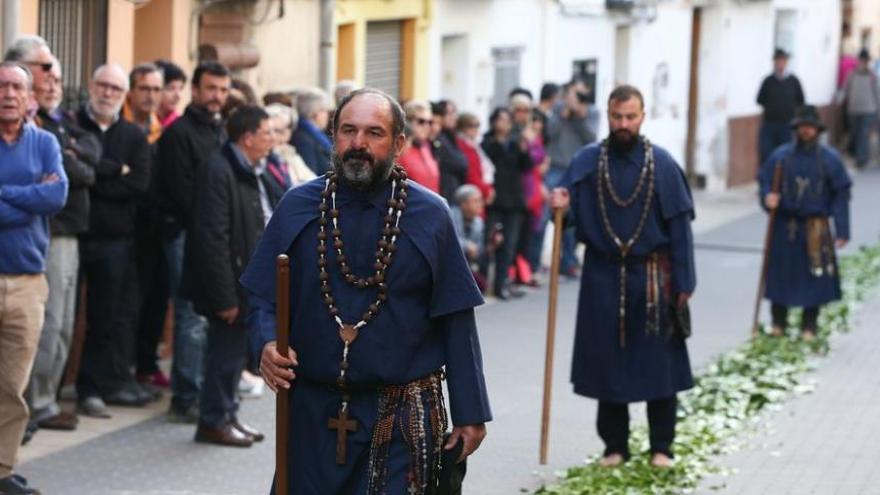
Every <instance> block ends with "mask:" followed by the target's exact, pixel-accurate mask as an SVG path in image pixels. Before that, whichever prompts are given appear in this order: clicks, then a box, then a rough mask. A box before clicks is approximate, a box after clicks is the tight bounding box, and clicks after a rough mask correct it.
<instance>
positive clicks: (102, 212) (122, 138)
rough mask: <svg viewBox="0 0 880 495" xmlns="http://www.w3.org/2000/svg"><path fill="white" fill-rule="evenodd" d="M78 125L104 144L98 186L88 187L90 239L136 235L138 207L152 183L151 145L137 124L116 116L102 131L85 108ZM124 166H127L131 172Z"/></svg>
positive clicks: (78, 115)
mask: <svg viewBox="0 0 880 495" xmlns="http://www.w3.org/2000/svg"><path fill="white" fill-rule="evenodd" d="M77 124H79V126H80V127H81V128H82V129H83V130H85V131H87V132H89V133H91V134H92V135H93V136H95V137H96V138H97V139H98V141H99V142H100V143H101V159H100V160H98V163H97V164H96V165H95V178H96V180H95V185H94V186H92V188H91V189H90V190H89V192H90V195H89V199H90V201H91V205H90V212H89V232H88V233H87V234H86V236H87V237H88V238H89V239H119V238H125V237H130V236H132V235H134V224H135V207H136V204H137V201H138V199H139V197H140V195H142V194H143V193H145V192H146V191H147V188H148V186H149V183H150V147H149V145H148V144H147V138H146V137H144V132H143V131H142V130H141V129H140V128H139V127H138V126H136V125H134V124H131V123H129V122H126V121H125V120H123V119H117V120H116V122H114V123H113V124H112V125H111V126H110V127H108V128H107V130H101V128H100V127H99V126H98V124H96V123H95V121H93V120H92V118H91V117H90V116H89V114H88V112H87V111H86V109H85V107H84V108H82V109H80V111H79V112H78V113H77ZM123 165H127V166H128V171H126V170H125V167H123Z"/></svg>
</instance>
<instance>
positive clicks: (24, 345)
mask: <svg viewBox="0 0 880 495" xmlns="http://www.w3.org/2000/svg"><path fill="white" fill-rule="evenodd" d="M31 83H32V81H31V75H30V71H29V70H28V69H27V67H26V66H25V65H24V64H20V63H18V62H10V61H6V62H3V63H0V89H2V91H0V253H2V254H0V493H3V494H13V495H28V494H34V493H38V492H37V491H36V490H33V489H32V488H28V486H27V481H25V479H24V478H22V477H21V476H19V475H17V474H15V473H14V472H13V465H14V464H15V462H16V460H17V459H16V458H17V456H18V448H19V445H20V443H21V438H22V434H23V433H24V431H25V427H26V426H27V422H28V408H27V404H26V403H25V400H24V396H23V394H24V390H25V387H26V386H27V383H28V375H29V374H30V371H31V367H32V366H33V362H34V355H35V354H36V351H37V342H38V341H39V338H40V328H41V327H42V325H43V314H44V313H43V312H44V309H45V304H46V298H47V297H48V292H49V288H48V286H47V284H46V276H45V270H46V250H47V248H48V245H49V229H48V218H49V216H51V215H53V214H55V213H56V212H58V210H60V209H61V208H62V207H63V206H64V201H65V199H66V197H67V176H66V175H65V174H64V169H63V168H62V167H61V151H60V149H59V147H58V142H57V141H56V140H55V138H54V137H52V135H51V134H49V133H48V132H45V131H42V130H40V129H38V128H37V127H36V126H34V125H32V124H30V123H29V122H28V121H27V107H28V99H29V97H28V93H29V92H30V89H31Z"/></svg>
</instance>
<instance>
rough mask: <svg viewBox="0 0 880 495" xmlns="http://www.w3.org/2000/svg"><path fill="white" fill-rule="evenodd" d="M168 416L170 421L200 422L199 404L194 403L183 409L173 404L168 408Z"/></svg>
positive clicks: (178, 422) (185, 423) (189, 423)
mask: <svg viewBox="0 0 880 495" xmlns="http://www.w3.org/2000/svg"><path fill="white" fill-rule="evenodd" d="M166 417H167V418H168V422H169V423H176V424H181V425H195V424H198V422H199V406H197V405H195V404H193V405H191V406H189V407H188V408H186V410H181V409H180V408H178V407H174V405H172V406H171V407H169V408H168V414H167V416H166Z"/></svg>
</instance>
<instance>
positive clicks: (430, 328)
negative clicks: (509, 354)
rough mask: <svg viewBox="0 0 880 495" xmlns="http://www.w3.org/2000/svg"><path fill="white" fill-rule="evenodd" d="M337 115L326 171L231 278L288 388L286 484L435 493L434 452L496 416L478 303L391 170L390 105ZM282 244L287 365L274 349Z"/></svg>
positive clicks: (433, 198) (473, 437)
mask: <svg viewBox="0 0 880 495" xmlns="http://www.w3.org/2000/svg"><path fill="white" fill-rule="evenodd" d="M332 125H333V132H334V156H333V163H332V170H331V171H330V172H328V173H327V174H325V175H323V176H321V177H319V178H318V179H316V180H314V181H312V182H309V183H306V184H304V185H302V186H300V187H298V188H296V189H293V190H291V191H290V192H289V193H288V194H287V195H286V196H285V197H284V199H283V200H282V201H281V203H280V205H279V206H278V208H277V209H276V211H275V213H274V215H273V217H272V220H271V222H270V223H269V225H268V226H267V227H266V231H265V233H264V234H263V237H262V239H261V241H260V243H259V245H258V246H257V249H256V251H255V253H254V255H253V257H252V259H251V262H250V265H249V266H248V268H247V270H246V271H245V273H244V275H243V276H242V279H241V282H242V284H243V285H244V286H245V288H247V289H248V291H250V293H251V296H252V298H251V302H252V308H254V309H253V310H252V313H251V315H250V326H251V337H252V338H251V343H252V350H253V352H254V354H255V356H256V357H259V358H260V371H261V373H262V375H263V377H264V378H265V380H266V382H267V383H268V385H269V386H270V387H271V388H272V389H273V390H277V388H278V387H284V388H290V389H291V396H290V401H291V405H290V423H289V426H290V427H289V431H290V437H289V439H290V441H289V448H288V452H289V465H290V471H291V473H290V490H289V493H290V494H297V495H301V494H308V495H325V494H380V493H382V494H384V493H389V494H390V493H395V494H396V493H411V494H431V493H434V492H435V489H436V486H437V478H438V473H439V461H440V459H441V457H442V453H443V451H444V450H451V449H453V448H454V447H455V448H458V446H459V445H461V448H462V453H461V455H460V457H459V458H458V459H457V460H456V461H460V460H463V459H464V458H465V457H467V456H468V455H470V454H471V453H473V452H474V450H476V449H477V448H478V447H479V444H480V442H481V441H482V439H483V437H484V436H485V432H486V430H485V426H484V423H486V422H487V421H489V420H490V419H491V412H490V410H489V403H488V398H487V394H486V386H485V380H484V377H483V371H482V358H481V353H480V345H479V341H478V338H477V330H476V323H475V319H474V310H473V308H474V307H475V306H477V305H479V304H482V302H483V301H482V297H481V296H480V291H479V290H478V289H477V286H476V283H475V282H474V279H473V276H472V274H471V272H470V269H469V267H468V264H467V262H466V261H465V259H464V255H463V254H462V251H461V249H460V248H459V247H458V239H457V237H456V235H455V229H454V227H453V225H452V220H451V218H450V215H449V209H448V207H447V206H446V204H445V202H444V201H443V200H442V199H441V198H440V197H439V196H437V195H436V194H434V193H432V192H430V191H428V190H427V189H425V188H423V187H421V186H419V185H418V184H416V183H413V182H411V181H409V180H408V179H407V177H406V173H405V172H404V171H403V169H402V168H400V167H399V166H397V165H396V164H395V159H396V158H397V156H398V154H399V153H400V150H401V148H402V146H403V144H404V142H405V138H404V135H403V127H404V114H403V110H402V109H401V108H400V105H398V103H397V102H396V101H394V99H393V98H391V97H390V96H388V95H386V94H385V93H382V92H381V91H378V90H375V89H369V88H367V89H362V90H358V91H355V92H353V93H351V94H350V95H349V96H347V97H346V98H345V99H343V100H342V101H341V102H340V104H339V106H338V108H337V110H336V114H335V115H334V118H333V124H332ZM281 253H286V254H288V255H289V257H290V274H291V285H290V316H291V329H290V342H291V349H290V351H289V352H290V356H291V358H290V359H285V358H284V357H282V355H281V354H280V353H279V352H278V350H277V349H276V348H275V340H276V339H275V307H276V306H275V305H276V301H275V282H274V280H275V277H274V271H275V258H276V256H277V255H278V254H281ZM443 380H446V382H447V386H448V390H449V395H450V414H451V420H452V423H453V425H454V428H453V429H452V433H451V435H450V437H449V438H448V440H446V441H445V443H444V438H443V435H444V432H445V430H446V427H447V413H446V406H445V404H444V402H445V401H444V397H443V388H442V381H443ZM444 469H445V468H444ZM273 492H274V490H273ZM285 495H287V494H285Z"/></svg>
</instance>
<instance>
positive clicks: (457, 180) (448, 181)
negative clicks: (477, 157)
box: [433, 130, 468, 204]
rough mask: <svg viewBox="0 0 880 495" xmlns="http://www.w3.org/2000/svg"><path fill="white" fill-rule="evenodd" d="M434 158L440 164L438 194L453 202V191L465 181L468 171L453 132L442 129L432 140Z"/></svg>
mask: <svg viewBox="0 0 880 495" xmlns="http://www.w3.org/2000/svg"><path fill="white" fill-rule="evenodd" d="M433 144H434V147H433V149H434V158H436V159H437V165H439V166H440V195H441V196H443V197H444V198H446V201H448V202H449V204H453V200H454V199H455V191H456V190H457V189H458V186H460V185H462V184H464V183H465V180H466V179H467V172H468V160H467V157H466V156H464V152H462V151H461V148H459V147H458V143H457V142H456V139H455V134H453V133H451V132H449V131H445V130H444V131H442V132H440V135H438V136H437V139H435V140H434V143H433Z"/></svg>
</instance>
